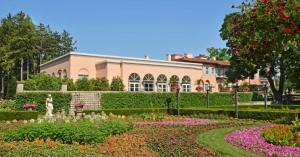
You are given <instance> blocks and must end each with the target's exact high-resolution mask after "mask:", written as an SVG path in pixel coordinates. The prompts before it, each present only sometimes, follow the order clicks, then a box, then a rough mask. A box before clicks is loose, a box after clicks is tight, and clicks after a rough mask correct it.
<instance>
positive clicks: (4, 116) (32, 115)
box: [0, 111, 38, 121]
mask: <svg viewBox="0 0 300 157" xmlns="http://www.w3.org/2000/svg"><path fill="white" fill-rule="evenodd" d="M37 117H38V112H35V111H0V121H2V120H15V119H16V120H30V119H37Z"/></svg>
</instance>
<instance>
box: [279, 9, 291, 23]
mask: <svg viewBox="0 0 300 157" xmlns="http://www.w3.org/2000/svg"><path fill="white" fill-rule="evenodd" d="M279 15H280V18H281V20H283V21H286V20H287V19H289V17H288V16H287V15H286V14H285V12H284V10H279Z"/></svg>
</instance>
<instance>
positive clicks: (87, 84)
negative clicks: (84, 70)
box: [75, 77, 93, 91]
mask: <svg viewBox="0 0 300 157" xmlns="http://www.w3.org/2000/svg"><path fill="white" fill-rule="evenodd" d="M75 86H76V90H78V91H91V90H93V84H92V81H90V80H89V79H88V78H85V77H84V78H82V79H78V80H77V81H76V82H75Z"/></svg>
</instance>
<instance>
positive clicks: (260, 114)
mask: <svg viewBox="0 0 300 157" xmlns="http://www.w3.org/2000/svg"><path fill="white" fill-rule="evenodd" d="M171 114H177V110H176V109H173V110H171ZM180 114H182V115H196V114H222V115H226V116H229V117H234V116H235V112H234V110H229V109H180ZM297 114H298V115H299V111H298V112H295V111H272V110H269V111H268V110H266V111H265V110H240V111H239V118H245V119H258V120H276V119H279V118H283V117H289V118H295V116H296V115H297Z"/></svg>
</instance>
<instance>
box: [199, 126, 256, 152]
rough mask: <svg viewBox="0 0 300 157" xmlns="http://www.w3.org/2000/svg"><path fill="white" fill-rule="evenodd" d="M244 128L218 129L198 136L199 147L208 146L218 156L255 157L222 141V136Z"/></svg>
mask: <svg viewBox="0 0 300 157" xmlns="http://www.w3.org/2000/svg"><path fill="white" fill-rule="evenodd" d="M243 127H245V126H238V127H230V128H220V129H214V130H210V131H207V132H205V133H202V134H200V135H199V136H198V139H197V140H198V142H199V144H200V145H204V146H208V147H210V148H212V149H214V150H215V151H216V152H218V153H219V154H220V156H230V157H241V156H243V157H255V156H256V155H254V154H250V153H248V152H246V151H244V150H241V149H238V148H236V147H234V146H232V145H230V144H229V143H227V142H226V141H225V140H224V136H225V135H226V134H228V133H229V132H231V131H234V130H237V129H240V128H243Z"/></svg>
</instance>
